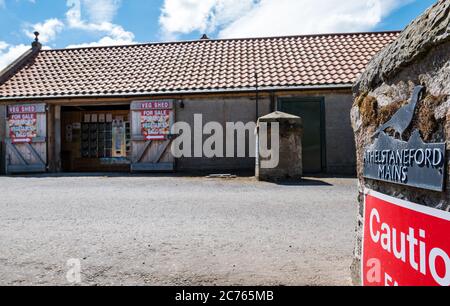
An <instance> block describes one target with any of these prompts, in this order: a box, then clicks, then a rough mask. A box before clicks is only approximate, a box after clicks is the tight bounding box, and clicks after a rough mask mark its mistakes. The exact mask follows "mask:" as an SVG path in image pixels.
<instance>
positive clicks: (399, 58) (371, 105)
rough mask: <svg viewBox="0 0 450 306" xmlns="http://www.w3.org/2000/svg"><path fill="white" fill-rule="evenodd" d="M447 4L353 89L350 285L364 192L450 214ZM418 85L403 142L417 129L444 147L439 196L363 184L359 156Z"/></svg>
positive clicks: (357, 276) (355, 274) (356, 276)
mask: <svg viewBox="0 0 450 306" xmlns="http://www.w3.org/2000/svg"><path fill="white" fill-rule="evenodd" d="M449 27H450V2H449V1H438V2H437V3H436V4H435V5H434V6H432V7H431V8H430V9H429V10H427V11H426V12H425V13H424V14H423V15H421V16H420V17H419V18H418V19H416V20H415V21H413V23H411V25H410V26H408V27H407V28H406V29H405V31H404V32H403V33H402V34H401V35H400V36H399V38H398V39H397V40H396V41H395V42H394V43H393V44H392V45H390V46H388V47H387V48H386V49H384V50H383V51H381V52H380V53H379V54H378V55H377V56H376V57H375V58H374V59H373V60H372V62H371V63H370V64H369V66H368V68H367V70H366V71H365V72H364V73H363V74H362V75H361V77H360V79H359V80H358V81H357V83H356V84H355V87H354V94H355V101H354V105H353V108H352V110H351V117H352V125H353V129H354V132H355V139H356V150H357V171H358V178H359V209H358V211H359V214H358V224H357V227H356V245H355V252H354V261H353V264H352V267H351V270H352V278H353V282H354V283H355V284H356V285H359V284H361V270H360V269H361V257H362V254H361V252H362V231H363V224H364V217H363V216H364V204H363V192H364V189H365V188H370V189H372V190H375V191H378V192H381V193H384V194H387V195H390V196H393V197H396V198H399V199H403V200H407V201H411V202H414V203H417V204H421V205H425V206H428V207H432V208H436V209H440V210H445V211H450V204H449V203H450V193H449V190H450V177H449V173H450V163H449V159H448V156H449V152H448V148H450V32H449V31H448V30H447V29H448V28H449ZM417 85H424V86H425V87H426V93H425V95H424V97H423V99H422V100H421V101H420V103H419V105H418V107H417V109H416V111H415V114H414V119H413V121H412V124H411V126H410V127H409V128H408V130H407V131H406V133H405V134H406V135H405V138H406V139H407V138H408V137H409V135H410V134H411V132H412V131H414V130H416V129H418V130H419V131H420V134H421V137H422V138H423V140H424V141H425V142H430V143H436V142H446V143H447V174H446V177H445V179H446V182H447V186H446V188H445V190H444V192H435V191H427V190H423V189H418V188H413V187H406V186H401V185H396V184H390V183H384V182H379V181H374V180H369V179H365V178H363V176H362V173H363V167H364V165H363V154H364V150H365V148H367V146H369V145H370V144H371V143H372V135H373V134H374V132H375V131H376V129H377V128H378V127H379V126H380V125H382V124H384V123H385V122H386V121H387V120H389V119H390V118H391V116H392V115H393V114H394V113H395V112H396V111H397V110H398V109H399V108H400V107H401V106H402V105H405V104H406V103H407V102H408V101H409V99H410V97H411V94H412V92H413V89H414V87H415V86H417Z"/></svg>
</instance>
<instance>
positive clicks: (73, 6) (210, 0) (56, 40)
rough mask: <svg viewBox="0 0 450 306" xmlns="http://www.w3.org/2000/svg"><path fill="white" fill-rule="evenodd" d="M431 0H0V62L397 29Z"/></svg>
mask: <svg viewBox="0 0 450 306" xmlns="http://www.w3.org/2000/svg"><path fill="white" fill-rule="evenodd" d="M435 2H436V0H367V1H364V0H0V29H1V31H0V68H1V67H2V66H4V65H6V64H7V63H8V62H10V61H11V60H12V59H14V58H15V57H18V56H20V54H21V53H23V52H24V51H25V50H26V49H27V48H28V46H29V45H30V43H31V40H32V34H31V33H32V32H33V31H34V30H35V29H37V30H39V31H40V32H41V42H42V43H43V44H44V46H45V47H46V48H66V47H76V46H96V45H114V44H129V43H140V42H153V41H168V40H170V41H172V40H188V39H198V38H199V37H200V36H201V34H202V33H207V34H208V35H209V36H210V37H213V38H230V37H257V36H277V35H296V34H315V33H329V32H358V31H384V30H401V29H403V28H404V27H405V26H406V25H407V24H408V23H410V22H411V21H412V20H413V19H414V18H416V17H417V16H418V15H420V14H421V13H422V12H423V11H424V10H425V9H426V8H427V7H429V6H431V5H432V4H434V3H435Z"/></svg>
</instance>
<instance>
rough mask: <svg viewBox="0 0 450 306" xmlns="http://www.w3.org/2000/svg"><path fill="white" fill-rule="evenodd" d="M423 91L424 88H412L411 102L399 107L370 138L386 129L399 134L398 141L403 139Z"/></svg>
mask: <svg viewBox="0 0 450 306" xmlns="http://www.w3.org/2000/svg"><path fill="white" fill-rule="evenodd" d="M424 91H425V87H424V86H416V87H415V88H414V92H413V95H412V98H411V101H410V102H409V103H408V104H407V105H405V106H403V107H401V108H400V109H399V110H398V111H397V112H396V113H395V114H394V115H393V116H392V118H391V119H390V120H389V121H388V122H386V123H385V124H383V125H382V126H380V127H379V128H378V130H377V131H376V132H375V133H374V134H373V136H372V137H375V136H377V135H378V134H380V133H381V132H384V130H386V129H387V128H391V129H393V130H394V131H395V133H398V134H399V136H400V139H403V133H404V132H405V131H406V129H407V128H408V127H409V126H410V124H411V122H412V119H413V117H414V113H415V111H416V107H417V104H418V103H419V101H420V99H421V98H422V95H423V93H424Z"/></svg>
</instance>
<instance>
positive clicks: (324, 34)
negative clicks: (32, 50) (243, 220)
mask: <svg viewBox="0 0 450 306" xmlns="http://www.w3.org/2000/svg"><path fill="white" fill-rule="evenodd" d="M398 33H401V31H399V30H392V31H373V32H342V33H322V34H303V35H284V36H265V37H247V38H215V39H203V40H200V39H197V40H181V41H167V42H149V43H136V44H125V45H110V46H88V47H75V48H57V49H45V50H41V52H55V51H68V50H69V51H73V50H90V49H108V48H129V47H143V46H157V45H177V44H189V43H208V42H220V41H245V40H253V41H255V40H267V39H286V38H308V37H331V36H357V35H383V34H398Z"/></svg>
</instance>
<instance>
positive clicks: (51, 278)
mask: <svg viewBox="0 0 450 306" xmlns="http://www.w3.org/2000/svg"><path fill="white" fill-rule="evenodd" d="M0 212H1V214H0V226H1V230H0V285H68V282H67V281H66V273H67V269H68V268H67V266H66V262H67V260H68V259H70V258H78V259H80V260H81V265H82V266H81V269H82V284H83V285H350V272H349V266H350V263H351V257H352V248H353V230H354V226H355V216H356V180H355V179H341V178H340V179H310V180H307V181H304V182H303V183H302V184H299V185H298V184H297V185H292V184H288V185H276V184H269V183H259V182H256V181H255V180H254V179H253V178H237V179H228V180H224V179H206V178H190V177H170V176H160V177H156V176H144V177H138V176H111V177H106V176H101V175H97V176H84V177H77V176H64V177H48V176H47V177H16V178H11V177H0Z"/></svg>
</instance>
